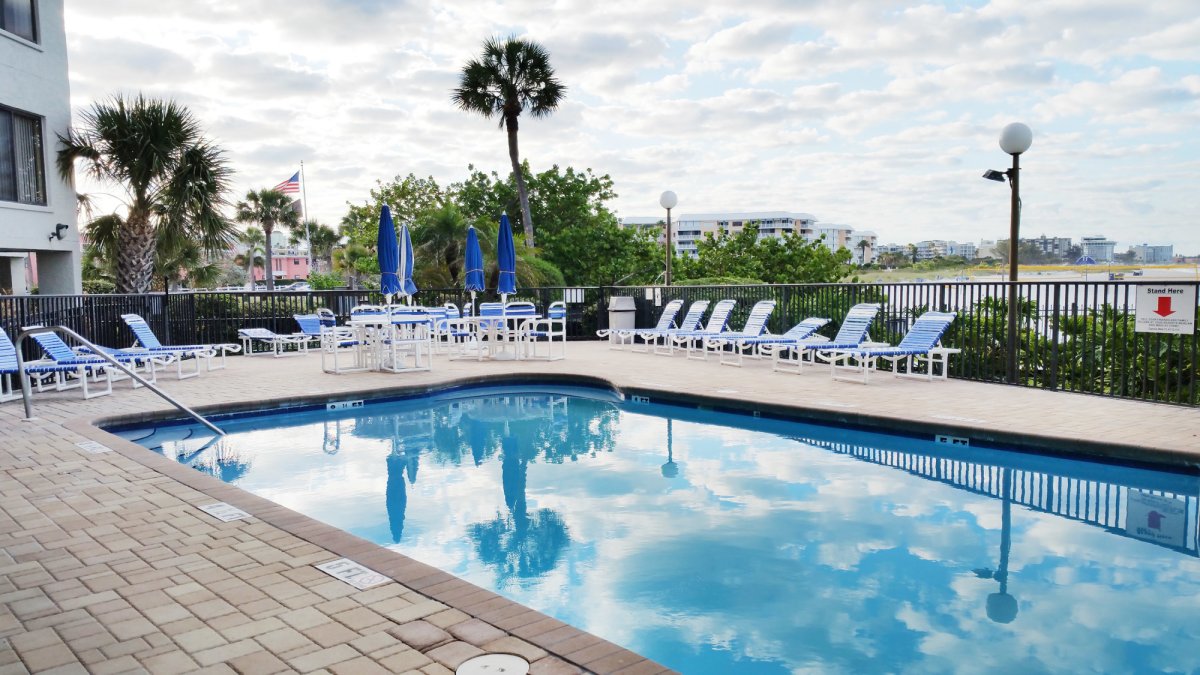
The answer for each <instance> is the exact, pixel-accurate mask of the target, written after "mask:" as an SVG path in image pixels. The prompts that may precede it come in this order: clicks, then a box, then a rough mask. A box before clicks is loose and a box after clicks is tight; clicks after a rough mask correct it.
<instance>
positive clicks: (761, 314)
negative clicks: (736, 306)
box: [688, 300, 775, 363]
mask: <svg viewBox="0 0 1200 675" xmlns="http://www.w3.org/2000/svg"><path fill="white" fill-rule="evenodd" d="M774 311H775V301H774V300H759V301H758V302H756V303H754V306H753V307H751V308H750V315H749V316H747V317H746V323H745V324H743V325H742V329H741V330H736V331H724V332H722V333H720V334H718V335H707V336H705V337H704V338H702V339H701V340H699V341H698V346H699V347H701V350H700V354H701V358H703V359H704V360H706V361H707V360H708V352H709V350H712V351H713V352H716V353H717V354H718V356H720V358H721V360H724V356H723V354H724V352H725V346H726V345H729V344H732V343H734V342H736V341H737V340H738V339H742V338H756V337H758V336H760V335H762V334H763V333H765V332H767V320H768V319H770V318H771V313H772V312H774ZM692 344H696V343H692ZM688 358H695V357H693V356H692V349H691V344H689V346H688ZM738 363H741V357H740V356H739V357H738Z"/></svg>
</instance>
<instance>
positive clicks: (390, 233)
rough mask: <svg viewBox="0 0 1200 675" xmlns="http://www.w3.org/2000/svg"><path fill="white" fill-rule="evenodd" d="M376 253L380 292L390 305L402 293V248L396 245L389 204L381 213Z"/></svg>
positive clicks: (384, 206)
mask: <svg viewBox="0 0 1200 675" xmlns="http://www.w3.org/2000/svg"><path fill="white" fill-rule="evenodd" d="M375 251H376V253H377V255H378V256H379V273H380V276H379V290H380V291H382V292H383V296H384V298H385V299H386V301H387V302H388V303H389V304H390V303H391V302H392V296H393V295H396V294H397V293H399V292H400V290H401V288H403V287H402V286H401V285H400V277H398V276H397V275H396V272H397V270H399V269H400V247H399V246H398V245H397V244H396V225H395V223H393V222H392V210H391V209H390V208H388V206H387V204H384V205H383V209H382V210H381V211H380V212H379V237H378V238H377V239H376V240H375Z"/></svg>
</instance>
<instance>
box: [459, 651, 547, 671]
mask: <svg viewBox="0 0 1200 675" xmlns="http://www.w3.org/2000/svg"><path fill="white" fill-rule="evenodd" d="M528 672H529V662H528V661H526V660H525V659H523V658H521V657H519V656H515V655H513V654H484V655H483V656H476V657H475V658H473V659H468V660H466V661H463V663H462V665H461V666H459V667H458V670H455V671H454V675H526V674H527V673H528Z"/></svg>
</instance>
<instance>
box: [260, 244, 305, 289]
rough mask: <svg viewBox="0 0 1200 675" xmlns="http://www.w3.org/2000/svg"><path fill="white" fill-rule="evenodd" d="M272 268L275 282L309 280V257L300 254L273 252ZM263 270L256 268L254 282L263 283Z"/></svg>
mask: <svg viewBox="0 0 1200 675" xmlns="http://www.w3.org/2000/svg"><path fill="white" fill-rule="evenodd" d="M271 266H272V268H273V272H274V277H275V281H277V282H278V281H284V280H287V281H296V280H299V279H307V278H308V272H309V269H308V256H307V255H300V254H298V253H295V252H292V251H287V252H273V253H272V254H271ZM264 278H265V277H264V276H263V269H262V268H261V267H255V268H254V280H255V281H262V280H263V279H264Z"/></svg>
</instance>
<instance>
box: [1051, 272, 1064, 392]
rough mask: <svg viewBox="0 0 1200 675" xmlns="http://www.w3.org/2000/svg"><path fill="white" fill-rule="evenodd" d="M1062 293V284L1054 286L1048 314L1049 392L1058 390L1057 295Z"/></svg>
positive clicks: (1058, 300) (1058, 299)
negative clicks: (1052, 299) (1051, 305)
mask: <svg viewBox="0 0 1200 675" xmlns="http://www.w3.org/2000/svg"><path fill="white" fill-rule="evenodd" d="M1061 292H1062V284H1058V283H1056V284H1054V305H1053V307H1052V308H1051V310H1050V312H1051V314H1050V390H1051V391H1054V390H1056V389H1058V323H1059V302H1060V298H1059V295H1060V293H1061Z"/></svg>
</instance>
